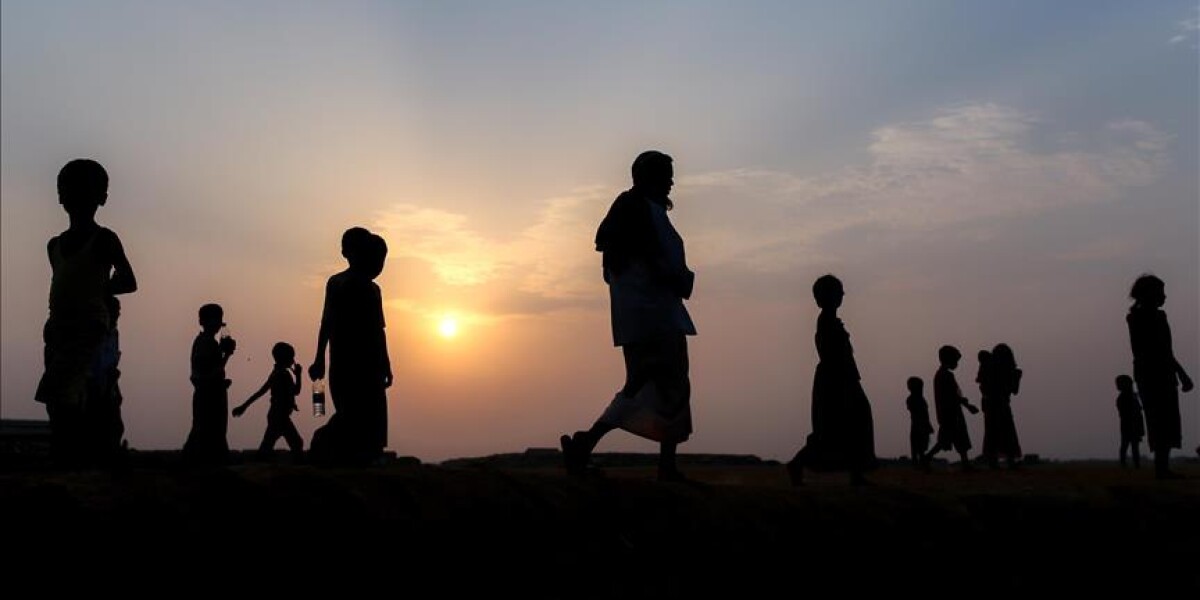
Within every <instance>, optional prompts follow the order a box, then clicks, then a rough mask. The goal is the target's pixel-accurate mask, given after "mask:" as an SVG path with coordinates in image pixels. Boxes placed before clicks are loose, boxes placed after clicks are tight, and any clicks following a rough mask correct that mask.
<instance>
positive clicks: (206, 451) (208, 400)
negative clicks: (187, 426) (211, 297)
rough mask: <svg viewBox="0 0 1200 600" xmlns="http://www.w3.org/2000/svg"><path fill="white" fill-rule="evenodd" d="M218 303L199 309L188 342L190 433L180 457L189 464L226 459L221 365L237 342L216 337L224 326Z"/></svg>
mask: <svg viewBox="0 0 1200 600" xmlns="http://www.w3.org/2000/svg"><path fill="white" fill-rule="evenodd" d="M224 319H225V311H224V310H223V309H222V308H221V306H220V305H218V304H205V305H204V306H201V307H200V313H199V320H200V329H201V330H200V333H199V334H197V335H196V340H195V341H193V342H192V378H191V379H192V387H193V388H195V389H194V391H193V392H192V430H191V432H190V433H188V438H187V442H186V443H184V445H183V458H184V460H185V461H187V462H189V463H192V464H205V465H220V464H224V463H225V462H226V461H228V459H229V442H228V441H227V439H226V432H227V430H228V429H229V385H230V384H231V383H233V382H232V381H230V380H228V379H226V378H225V363H226V362H228V361H229V357H230V356H232V355H233V352H234V350H235V349H236V348H237V342H235V341H234V340H233V338H231V337H228V336H221V339H220V340H219V341H218V340H217V334H218V333H219V332H220V331H221V328H222V327H224V326H225V323H224Z"/></svg>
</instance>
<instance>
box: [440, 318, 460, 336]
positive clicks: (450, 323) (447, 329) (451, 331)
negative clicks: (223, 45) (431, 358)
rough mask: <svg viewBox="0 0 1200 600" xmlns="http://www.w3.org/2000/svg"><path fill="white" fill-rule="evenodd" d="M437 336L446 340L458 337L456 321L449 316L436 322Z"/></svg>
mask: <svg viewBox="0 0 1200 600" xmlns="http://www.w3.org/2000/svg"><path fill="white" fill-rule="evenodd" d="M438 334H440V335H441V336H442V337H444V338H446V339H450V338H452V337H454V336H456V335H458V319H455V318H454V317H451V316H445V317H442V320H441V321H439V322H438Z"/></svg>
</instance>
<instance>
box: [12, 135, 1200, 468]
mask: <svg viewBox="0 0 1200 600" xmlns="http://www.w3.org/2000/svg"><path fill="white" fill-rule="evenodd" d="M631 171H632V179H633V185H632V187H631V188H630V189H628V190H626V191H624V192H622V193H621V194H620V195H618V196H617V198H616V200H615V201H614V202H613V203H612V205H611V207H610V209H609V211H608V213H607V215H606V216H605V217H604V220H603V221H602V222H601V223H600V227H599V229H598V231H597V234H596V240H595V243H596V250H597V251H599V252H601V253H602V255H603V259H602V274H603V278H604V281H605V283H607V285H608V292H609V301H610V309H611V324H612V337H613V343H614V345H616V346H619V347H620V348H621V349H622V352H623V354H624V362H625V381H624V384H623V385H622V386H621V388H620V390H619V391H618V392H617V393H616V395H615V396H614V397H613V399H612V401H611V402H610V403H609V405H608V407H607V408H606V409H605V410H604V411H603V412H602V414H601V415H600V416H599V418H597V419H596V421H595V422H593V423H592V424H591V425H590V426H589V427H588V428H587V429H583V430H579V431H576V432H574V433H572V434H569V435H563V436H561V438H560V440H559V443H560V446H561V449H562V455H563V462H564V467H565V468H566V471H567V472H568V473H570V474H572V475H583V474H586V473H588V472H589V471H591V470H594V469H595V467H594V466H592V462H591V456H592V453H593V451H594V450H595V448H596V446H597V444H599V442H600V441H601V440H602V439H603V438H604V436H605V435H607V434H608V433H609V432H611V431H613V430H614V429H623V430H625V431H628V432H630V433H633V434H635V435H638V436H640V437H643V438H646V439H649V440H652V441H655V442H658V443H659V448H660V453H659V465H658V478H659V479H660V480H663V481H683V480H685V479H686V478H685V476H684V475H683V473H682V472H681V471H680V470H679V468H678V464H677V459H676V455H677V448H678V445H679V444H681V443H683V442H685V441H687V440H688V438H689V437H690V436H691V434H692V414H691V383H690V379H689V363H688V347H687V346H688V344H687V337H688V336H693V335H696V327H695V325H694V323H693V322H692V318H691V316H690V315H689V313H688V311H687V308H686V306H685V305H684V301H685V300H687V299H689V298H690V297H691V295H692V291H693V287H694V282H695V274H694V273H693V272H692V270H691V269H690V268H689V267H688V264H687V260H686V254H685V251H684V243H683V238H682V237H681V236H680V234H679V233H678V231H676V229H675V228H674V226H673V225H672V223H671V220H670V218H669V216H668V212H669V211H670V210H671V209H672V208H673V207H674V203H673V202H672V200H671V197H670V192H671V189H672V187H673V186H674V167H673V160H672V158H671V157H670V156H668V155H666V154H664V153H662V152H658V151H647V152H643V153H642V154H640V155H639V156H638V157H637V158H636V159H635V160H634V162H633V165H632V169H631ZM58 195H59V202H60V204H62V206H63V208H64V210H66V212H67V214H68V216H69V217H70V227H69V228H68V229H67V230H66V231H64V232H63V233H62V234H60V235H58V236H56V237H54V238H53V239H51V240H50V242H49V244H48V247H47V252H48V256H49V260H50V265H51V268H52V271H53V275H52V279H51V285H50V316H49V319H48V320H47V322H46V326H45V329H44V340H45V373H44V374H43V376H42V379H41V381H40V382H39V385H38V389H37V393H36V396H35V397H36V399H37V401H39V402H41V403H44V404H45V405H46V410H47V414H48V415H49V418H50V424H51V430H52V448H53V451H54V455H55V458H56V459H57V460H59V461H60V462H62V463H65V464H69V465H79V464H86V463H89V462H91V463H95V462H105V461H108V460H111V459H112V458H113V457H116V456H119V455H120V444H121V442H120V438H121V432H122V431H123V427H122V425H121V418H120V403H121V396H120V392H119V387H117V385H116V382H117V379H118V378H119V376H120V370H119V369H118V368H117V363H118V360H119V357H120V349H119V338H118V336H117V332H116V321H117V316H118V314H119V307H120V304H119V302H117V301H116V296H118V295H120V294H127V293H131V292H134V291H136V290H137V283H136V279H135V278H134V275H133V270H132V267H131V266H130V264H129V260H128V258H127V257H126V255H125V251H124V248H123V247H122V245H121V241H120V239H119V237H118V236H117V235H116V234H115V233H113V232H112V231H111V230H109V229H107V228H105V227H101V226H100V225H99V224H98V223H97V222H96V220H95V215H96V212H97V210H98V209H99V207H100V206H103V205H104V204H105V203H106V201H107V199H108V174H107V172H106V171H105V170H104V168H103V167H102V166H100V164H99V163H97V162H95V161H92V160H86V159H80V160H74V161H71V162H69V163H68V164H67V165H66V166H64V167H63V168H62V170H61V171H60V173H59V175H58ZM341 246H342V256H343V257H345V258H346V260H347V262H348V264H349V266H348V267H347V268H346V269H345V270H344V271H342V272H340V273H337V274H335V275H333V276H332V277H330V278H329V281H328V283H327V285H326V288H325V302H324V309H323V311H322V317H321V323H320V329H319V332H318V335H317V352H316V356H315V357H314V360H313V362H312V364H311V365H310V366H309V368H308V375H309V377H310V378H311V379H312V380H313V381H314V384H315V385H316V386H318V387H319V388H320V389H322V390H323V389H324V388H323V387H322V386H323V385H324V378H325V375H326V362H327V360H326V358H327V348H328V349H329V350H331V352H332V360H330V361H328V364H329V367H328V374H329V395H330V397H331V399H332V404H333V409H334V414H333V416H332V417H331V418H330V420H329V422H328V423H327V424H326V425H325V426H323V427H321V428H319V429H318V430H317V431H316V432H315V433H314V435H313V440H312V444H311V448H310V450H309V452H308V453H307V454H306V453H304V451H303V439H302V438H301V436H300V434H299V433H298V431H297V430H296V428H295V425H294V424H292V422H291V414H292V413H293V412H295V411H296V410H298V406H297V404H296V401H295V399H296V396H297V395H298V394H299V392H300V389H301V379H302V369H301V367H300V365H299V364H297V363H296V361H295V349H294V348H293V347H292V346H291V344H288V343H286V342H279V343H277V344H275V345H274V347H273V348H272V357H273V359H274V361H275V365H274V367H273V369H272V371H271V373H270V374H269V376H268V378H267V380H266V382H265V383H264V384H263V385H262V387H261V388H259V389H258V391H256V392H255V393H254V394H253V395H252V396H251V397H250V398H248V399H247V400H246V401H245V402H244V403H242V404H241V405H239V406H238V407H236V408H234V409H233V411H232V414H233V416H235V417H238V416H241V415H242V414H244V413H245V411H246V410H247V408H249V407H250V406H251V405H252V404H253V403H254V402H255V401H257V400H258V399H259V398H260V397H262V396H264V395H267V394H268V393H269V394H270V405H271V406H270V409H269V410H268V415H267V423H268V425H267V430H266V432H265V435H264V437H263V440H262V444H261V445H260V450H261V451H263V452H267V451H270V450H271V449H272V448H273V447H274V445H275V443H276V442H277V440H278V439H279V438H281V437H282V438H284V439H285V440H286V441H287V443H288V445H289V447H290V448H291V450H292V451H293V453H294V454H296V456H297V457H304V458H306V459H312V460H313V461H314V462H322V463H333V464H360V465H361V464H371V463H373V462H377V461H378V460H379V459H380V458H381V456H382V453H383V449H384V447H385V446H386V444H387V395H386V390H387V388H388V387H389V386H390V385H391V384H392V371H391V366H390V358H389V356H388V351H387V341H386V336H385V334H384V327H385V323H384V316H383V307H382V295H381V292H380V289H379V286H378V285H377V284H376V283H375V281H374V280H375V279H376V278H377V277H378V276H379V274H380V273H381V272H382V270H383V266H384V260H385V258H386V256H387V244H386V243H385V242H384V240H383V238H382V237H380V236H379V235H377V234H374V233H371V232H370V231H368V230H366V229H364V228H361V227H354V228H351V229H349V230H347V231H346V232H345V233H344V234H343V236H342V244H341ZM812 293H813V298H814V300H815V301H816V304H817V306H818V307H819V308H820V314H819V316H818V317H817V326H816V334H815V342H816V348H817V356H818V363H817V367H816V374H815V376H814V378H813V391H812V404H811V411H812V431H811V433H810V434H809V435H808V436H807V438H806V439H805V443H804V445H803V447H802V448H801V449H800V450H799V451H798V452H797V453H796V455H795V457H794V458H793V459H792V460H791V461H789V462H788V464H787V472H788V475H789V476H790V478H791V481H792V482H793V483H794V484H797V485H799V484H802V483H803V481H804V474H805V471H806V470H817V471H821V470H840V471H847V472H848V473H849V474H850V479H851V482H853V483H863V482H864V481H865V478H864V474H865V473H866V472H868V471H870V470H871V469H872V468H874V467H875V466H876V462H877V461H876V455H875V441H874V440H875V437H874V421H873V418H872V413H871V403H870V400H869V399H868V397H867V395H866V392H865V391H864V390H863V387H862V383H861V379H862V378H861V375H860V373H859V369H858V365H857V363H856V361H855V359H854V350H853V347H852V345H851V343H850V335H849V333H848V332H847V330H846V327H845V324H844V323H843V322H842V320H841V319H840V318H839V317H838V309H839V308H840V307H841V305H842V300H843V298H844V296H845V288H844V287H843V284H842V282H841V281H840V280H839V279H838V278H837V277H835V276H833V275H823V276H821V277H819V278H818V279H817V280H816V281H815V282H814V283H813V286H812ZM1130 296H1131V297H1132V298H1133V300H1134V305H1133V307H1132V308H1131V309H1130V311H1129V315H1128V316H1127V319H1126V320H1127V322H1128V325H1129V334H1130V341H1131V344H1132V349H1133V357H1134V369H1133V370H1134V375H1133V377H1132V378H1130V377H1128V376H1122V377H1120V378H1118V388H1119V389H1120V396H1119V398H1118V409H1119V414H1120V415H1121V422H1122V427H1121V437H1122V449H1121V458H1122V462H1124V455H1125V449H1126V448H1127V447H1130V446H1132V448H1133V457H1134V463H1135V464H1137V462H1138V451H1137V442H1138V441H1139V440H1140V435H1141V431H1142V428H1141V416H1140V412H1139V411H1140V410H1142V409H1144V412H1145V416H1146V417H1145V427H1144V429H1145V430H1146V431H1147V432H1148V434H1149V442H1150V449H1151V450H1152V451H1153V452H1154V454H1155V465H1156V473H1157V474H1158V476H1159V477H1162V478H1170V477H1174V476H1175V475H1174V473H1172V472H1171V471H1170V470H1169V468H1168V461H1169V456H1170V451H1171V449H1173V448H1179V447H1180V446H1181V444H1182V428H1181V424H1180V416H1179V395H1178V394H1179V391H1180V390H1182V391H1184V392H1187V391H1190V390H1191V389H1192V381H1191V379H1190V378H1189V377H1188V375H1187V373H1186V372H1185V371H1184V369H1183V368H1182V366H1181V365H1180V364H1179V362H1178V361H1177V360H1176V359H1175V357H1174V354H1173V350H1172V343H1171V334H1170V328H1169V326H1168V325H1167V319H1166V314H1165V313H1164V312H1163V311H1162V306H1163V304H1164V302H1165V300H1166V294H1165V286H1164V284H1163V282H1162V280H1161V279H1159V278H1157V277H1155V276H1153V275H1144V276H1142V277H1139V278H1138V279H1137V281H1136V282H1135V284H1134V286H1133V290H1132V292H1131V294H1130ZM198 317H199V324H200V327H201V332H200V333H199V334H198V335H197V337H196V340H195V342H194V343H193V345H192V352H191V367H192V369H191V381H192V385H193V387H194V390H195V391H194V394H193V398H192V409H193V410H192V414H193V425H192V430H191V432H190V433H189V435H188V439H187V442H186V443H185V444H184V457H185V458H186V459H188V460H189V461H190V462H195V463H207V464H221V463H223V462H224V461H225V460H226V459H227V455H228V452H229V448H228V443H227V441H226V430H227V425H228V415H229V413H230V410H229V401H228V389H229V387H230V383H231V382H230V380H229V379H228V378H226V376H225V364H226V362H227V361H228V360H229V358H230V356H232V355H233V354H234V352H235V351H236V348H237V344H236V341H235V340H233V338H232V337H230V336H228V335H223V334H222V331H223V328H224V326H225V322H224V311H223V309H222V307H221V306H220V305H217V304H206V305H204V306H203V307H201V308H200V310H199V315H198ZM978 356H979V370H978V374H977V376H976V382H977V383H978V385H979V390H980V396H981V400H980V404H981V405H982V410H983V413H984V441H983V458H984V459H985V461H986V462H988V463H989V464H991V465H993V466H995V465H998V463H999V459H1000V457H1004V458H1005V459H1006V461H1007V462H1008V464H1009V465H1010V466H1016V465H1017V464H1018V462H1017V461H1018V460H1019V459H1020V457H1021V446H1020V443H1019V441H1018V437H1017V430H1016V424H1015V420H1014V418H1013V411H1012V405H1011V401H1012V396H1013V395H1015V394H1017V393H1018V391H1019V389H1020V382H1021V374H1022V371H1021V369H1019V368H1017V364H1016V360H1015V357H1014V355H1013V351H1012V349H1011V348H1010V347H1009V346H1008V345H1006V344H997V345H996V346H995V347H993V348H992V349H991V350H984V351H980V353H979V355H978ZM961 357H962V355H961V353H960V352H959V350H958V349H957V348H955V347H953V346H943V347H942V348H941V349H940V350H939V351H938V361H939V363H940V365H939V368H938V370H937V373H936V374H935V375H934V379H933V387H934V408H935V415H936V418H937V425H938V429H937V436H936V442H935V444H934V446H933V447H932V448H929V441H930V438H931V437H932V435H933V433H934V429H933V424H932V423H931V421H930V418H929V407H928V404H927V403H926V401H925V398H924V395H923V390H924V381H923V380H922V379H920V378H919V377H911V378H909V380H908V382H907V387H908V390H909V396H908V398H907V399H906V406H907V408H908V410H909V411H910V414H911V418H912V420H911V428H910V442H911V448H910V450H911V452H912V458H913V462H914V464H916V465H918V466H922V467H925V468H928V465H929V464H930V461H931V460H932V458H933V457H934V456H935V455H936V454H937V453H939V452H941V451H943V450H954V451H956V452H957V453H958V454H959V456H960V458H961V460H962V463H963V465H964V466H967V467H969V464H970V463H969V460H968V456H967V452H968V451H969V450H970V449H971V441H970V436H969V435H968V432H967V426H966V419H965V416H964V415H963V410H964V409H965V410H967V411H969V412H971V413H972V414H974V413H976V412H979V409H978V408H976V407H975V406H974V405H973V404H971V403H970V402H969V401H967V399H966V397H965V396H964V395H963V393H962V390H961V388H960V387H959V385H958V383H957V380H956V379H955V377H954V370H955V369H956V368H957V367H958V364H959V361H960V359H961ZM1134 383H1136V385H1137V392H1134V390H1133V384H1134ZM1139 395H1140V404H1139V399H1138V396H1139ZM1135 415H1136V423H1135V419H1134V417H1135Z"/></svg>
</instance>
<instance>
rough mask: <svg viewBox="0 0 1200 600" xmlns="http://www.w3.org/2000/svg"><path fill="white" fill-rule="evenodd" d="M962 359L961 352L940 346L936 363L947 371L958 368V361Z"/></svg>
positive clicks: (950, 347) (952, 347) (951, 347)
mask: <svg viewBox="0 0 1200 600" xmlns="http://www.w3.org/2000/svg"><path fill="white" fill-rule="evenodd" d="M960 358H962V352H959V351H958V348H955V347H954V346H942V347H941V348H938V361H939V362H941V363H942V366H943V367H946V368H947V369H955V368H958V359H960Z"/></svg>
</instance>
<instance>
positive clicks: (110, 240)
mask: <svg viewBox="0 0 1200 600" xmlns="http://www.w3.org/2000/svg"><path fill="white" fill-rule="evenodd" d="M107 201H108V172H107V171H105V170H104V167H102V166H100V163H97V162H96V161H93V160H87V159H77V160H73V161H71V162H69V163H67V164H66V165H65V166H63V168H62V170H60V171H59V173H58V202H59V204H61V205H62V207H63V210H65V211H66V212H67V216H68V217H70V226H69V227H68V228H67V230H66V231H64V232H62V233H61V234H59V235H57V236H55V237H53V238H51V239H50V242H49V243H48V244H47V245H46V254H47V256H48V257H49V259H50V268H51V271H52V275H51V279H50V316H49V318H48V319H47V320H46V326H45V328H44V329H43V331H42V337H43V340H44V341H45V344H46V347H45V353H44V355H45V368H46V370H45V372H44V374H43V375H42V378H41V380H40V381H39V382H38V386H37V392H36V393H35V395H34V398H35V399H36V400H37V401H38V402H41V403H42V404H45V405H46V413H47V415H48V416H49V418H50V430H51V448H52V453H53V455H54V458H55V461H56V462H58V463H60V464H63V465H67V466H75V465H81V464H83V463H86V462H88V461H89V460H90V459H91V456H90V454H91V452H90V451H89V449H88V447H89V445H90V444H89V443H88V440H89V439H92V438H94V437H95V436H94V435H93V433H92V432H91V431H90V430H91V429H92V427H91V426H90V425H89V423H88V418H87V416H86V415H87V406H86V405H87V395H88V394H87V390H88V373H89V371H90V366H91V363H92V361H93V360H94V358H95V356H96V354H97V352H98V351H99V348H100V346H101V344H102V343H103V342H104V338H105V336H106V335H107V334H108V332H109V329H110V327H109V325H110V315H109V309H108V306H107V305H106V303H105V298H107V297H109V296H113V295H117V294H128V293H131V292H134V291H136V290H137V280H136V279H135V278H134V275H133V268H132V267H131V266H130V265H129V259H128V258H126V256H125V248H124V247H123V246H122V245H121V238H120V237H118V236H117V234H116V233H114V232H113V231H112V230H110V229H108V228H106V227H101V226H100V225H99V224H98V223H97V222H96V211H97V210H98V209H99V208H100V207H101V206H104V204H105V203H106V202H107Z"/></svg>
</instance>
